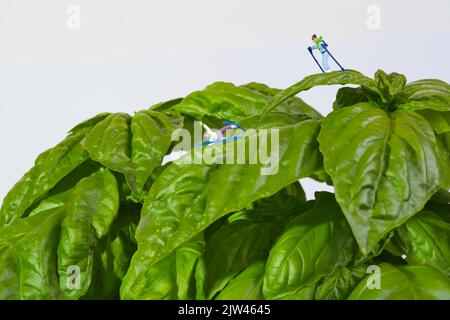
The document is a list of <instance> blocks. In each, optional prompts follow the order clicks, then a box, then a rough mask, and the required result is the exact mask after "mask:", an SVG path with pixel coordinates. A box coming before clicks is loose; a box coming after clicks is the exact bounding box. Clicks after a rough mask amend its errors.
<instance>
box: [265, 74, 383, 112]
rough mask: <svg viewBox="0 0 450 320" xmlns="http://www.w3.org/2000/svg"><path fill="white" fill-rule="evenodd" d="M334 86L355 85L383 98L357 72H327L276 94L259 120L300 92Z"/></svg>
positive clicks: (306, 78)
mask: <svg viewBox="0 0 450 320" xmlns="http://www.w3.org/2000/svg"><path fill="white" fill-rule="evenodd" d="M334 84H357V85H361V86H363V87H365V88H366V89H367V90H370V91H372V92H374V93H376V94H378V95H379V96H380V98H381V97H382V96H383V95H382V92H381V91H380V90H379V89H378V87H377V84H376V82H375V81H374V80H372V79H370V78H368V77H366V76H364V75H362V74H361V73H359V72H358V71H355V70H346V71H344V72H340V71H336V72H328V73H319V74H313V75H310V76H307V77H305V78H304V79H303V80H301V81H299V82H297V83H296V84H294V85H292V86H291V87H289V88H287V89H286V90H284V91H282V92H280V93H279V94H277V95H276V96H275V97H274V98H273V100H272V101H271V102H270V103H269V104H268V105H267V107H266V108H264V110H263V112H262V113H261V118H264V117H266V116H267V114H268V113H269V112H270V111H272V110H273V109H275V108H276V107H278V106H279V105H281V104H282V103H283V102H284V101H286V100H287V99H289V98H291V97H293V96H295V95H296V94H298V93H299V92H301V91H306V90H309V89H311V88H313V87H316V86H323V85H334Z"/></svg>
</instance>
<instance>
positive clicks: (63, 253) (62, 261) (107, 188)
mask: <svg viewBox="0 0 450 320" xmlns="http://www.w3.org/2000/svg"><path fill="white" fill-rule="evenodd" d="M118 199H119V193H118V190H117V184H116V182H115V178H114V176H113V175H112V174H111V172H109V170H108V169H104V170H102V171H101V172H100V173H99V174H94V175H92V176H90V177H87V178H84V179H82V180H81V181H80V182H79V183H78V184H77V186H76V187H75V190H74V191H73V193H72V195H71V200H70V202H69V203H68V204H67V206H68V207H67V209H66V216H65V218H64V220H63V222H62V225H61V240H60V243H59V246H58V275H59V280H60V288H61V292H62V294H63V296H64V297H65V298H70V299H78V298H80V297H81V296H83V295H84V294H85V293H86V292H87V290H88V289H89V286H90V285H91V280H92V273H93V265H94V253H95V250H96V249H97V247H98V240H99V239H100V238H101V237H103V236H104V235H105V234H106V233H107V232H108V230H109V229H110V227H111V224H112V222H113V221H114V219H115V218H116V216H117V213H118ZM75 268H76V269H78V270H79V271H80V288H79V289H76V290H74V289H73V287H72V286H71V284H72V282H71V279H72V278H73V273H74V270H75Z"/></svg>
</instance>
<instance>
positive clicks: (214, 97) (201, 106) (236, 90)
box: [172, 82, 320, 121]
mask: <svg viewBox="0 0 450 320" xmlns="http://www.w3.org/2000/svg"><path fill="white" fill-rule="evenodd" d="M273 90H276V89H270V88H268V87H265V86H264V85H261V84H248V85H246V86H235V85H233V84H232V83H228V82H216V83H213V84H211V85H209V86H207V87H206V88H205V89H204V90H201V91H196V92H193V93H191V94H189V95H188V96H187V97H185V98H184V99H183V101H182V102H181V103H179V104H177V105H175V106H174V107H173V108H172V110H173V111H176V112H178V113H181V114H183V115H187V116H190V117H192V118H194V119H202V118H203V117H205V116H208V115H211V116H214V117H216V118H218V119H223V120H229V121H239V120H240V119H243V118H246V117H249V116H253V115H255V114H259V113H260V112H261V111H262V110H263V109H264V107H265V106H266V105H267V103H268V102H269V101H270V97H271V96H272V94H273ZM279 111H281V112H285V113H288V114H304V115H308V116H310V117H311V118H320V114H319V113H318V112H317V111H315V110H314V109H313V108H312V107H310V106H309V105H307V104H306V103H305V102H303V101H302V100H300V99H298V98H297V99H296V100H291V101H289V102H288V103H285V104H282V105H281V106H280V110H279Z"/></svg>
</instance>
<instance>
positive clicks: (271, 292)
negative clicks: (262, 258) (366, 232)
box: [263, 198, 356, 299]
mask: <svg viewBox="0 0 450 320" xmlns="http://www.w3.org/2000/svg"><path fill="white" fill-rule="evenodd" d="M355 248H356V243H355V240H354V238H353V236H352V233H351V230H350V228H349V226H348V224H347V222H346V220H345V217H344V215H343V214H342V212H341V211H340V209H339V206H338V204H337V203H336V202H335V201H332V199H330V198H328V199H326V200H325V201H319V202H318V203H317V204H316V205H315V207H314V208H313V209H311V210H310V211H308V212H306V213H304V214H302V215H300V216H299V217H298V218H297V219H295V220H294V221H293V222H291V224H290V226H289V227H288V228H287V230H286V231H285V232H284V233H283V234H282V235H281V236H280V237H279V239H278V241H277V242H276V243H275V245H274V246H273V248H272V250H271V251H270V255H269V259H268V260H267V265H266V273H265V279H264V289H263V290H264V296H265V297H266V298H268V299H274V298H275V299H276V298H279V297H281V296H283V295H286V294H287V293H293V292H295V291H297V290H299V289H301V288H303V287H307V286H311V285H314V284H315V283H316V282H317V281H318V280H320V279H321V278H322V277H323V276H325V275H326V274H328V273H330V272H332V271H333V270H334V269H335V268H336V267H338V266H345V265H347V263H349V262H350V261H351V260H352V258H353V257H354V254H355V253H356V251H355Z"/></svg>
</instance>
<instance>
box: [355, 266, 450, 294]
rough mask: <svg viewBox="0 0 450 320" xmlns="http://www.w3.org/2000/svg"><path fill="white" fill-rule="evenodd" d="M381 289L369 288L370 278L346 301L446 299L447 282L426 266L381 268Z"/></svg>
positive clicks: (449, 285) (365, 279)
mask: <svg viewBox="0 0 450 320" xmlns="http://www.w3.org/2000/svg"><path fill="white" fill-rule="evenodd" d="M379 267H380V276H381V277H380V288H379V289H377V288H372V287H371V286H368V285H367V283H368V281H369V282H370V280H371V279H370V277H374V276H375V274H373V275H369V276H367V277H366V278H364V279H363V280H362V281H361V282H360V283H359V285H358V286H357V287H356V289H355V290H354V291H353V292H352V293H351V294H350V296H349V298H348V299H349V300H434V299H436V300H448V299H450V280H449V278H448V277H446V276H445V275H444V274H442V273H440V272H439V271H436V270H434V269H432V268H429V267H425V266H402V267H396V266H393V265H390V264H388V263H382V264H381V265H380V266H379Z"/></svg>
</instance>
